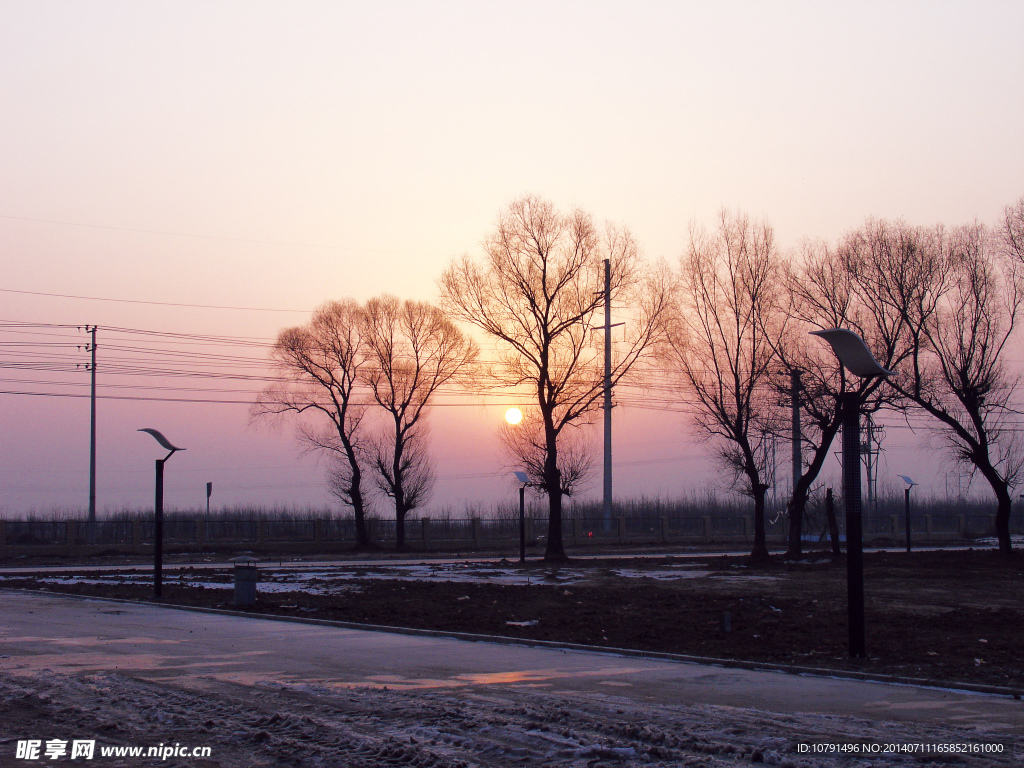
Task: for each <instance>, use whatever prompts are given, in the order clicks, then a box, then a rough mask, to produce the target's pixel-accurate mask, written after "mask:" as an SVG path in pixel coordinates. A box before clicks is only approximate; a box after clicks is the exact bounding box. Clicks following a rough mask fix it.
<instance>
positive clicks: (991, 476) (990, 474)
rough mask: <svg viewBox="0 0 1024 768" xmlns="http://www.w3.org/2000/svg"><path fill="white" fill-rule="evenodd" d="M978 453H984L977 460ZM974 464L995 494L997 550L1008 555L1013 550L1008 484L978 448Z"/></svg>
mask: <svg viewBox="0 0 1024 768" xmlns="http://www.w3.org/2000/svg"><path fill="white" fill-rule="evenodd" d="M979 455H984V460H983V461H979V460H978V456H979ZM974 466H976V467H977V468H978V469H979V470H980V471H981V474H982V476H983V477H984V478H985V479H986V480H988V484H989V485H990V486H991V487H992V492H993V493H994V494H995V495H996V539H997V540H998V541H999V551H1000V552H1002V553H1003V554H1004V555H1009V554H1011V553H1012V552H1013V540H1012V539H1011V538H1010V512H1011V510H1012V502H1013V500H1012V497H1011V496H1010V484H1009V483H1007V482H1006V480H1004V479H1003V477H1002V475H1000V474H999V471H998V470H997V469H996V468H995V467H993V466H992V463H991V461H988V455H987V454H982V451H980V450H978V451H976V452H975V458H974Z"/></svg>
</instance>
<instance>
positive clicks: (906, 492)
mask: <svg viewBox="0 0 1024 768" xmlns="http://www.w3.org/2000/svg"><path fill="white" fill-rule="evenodd" d="M900 479H901V480H903V482H904V483H906V484H907V487H906V488H904V489H903V525H904V527H905V528H906V529H907V552H910V489H911V488H913V487H914V486H915V485H917V483H915V482H914V481H913V480H911V479H910V478H909V477H907V476H906V475H900Z"/></svg>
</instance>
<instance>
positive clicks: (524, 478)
mask: <svg viewBox="0 0 1024 768" xmlns="http://www.w3.org/2000/svg"><path fill="white" fill-rule="evenodd" d="M514 474H515V476H516V480H518V481H519V483H520V485H519V562H520V563H525V562H526V488H527V486H529V485H530V484H531V483H530V478H529V476H528V475H527V474H526V473H525V472H518V471H517V472H515V473H514Z"/></svg>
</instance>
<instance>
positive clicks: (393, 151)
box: [0, 0, 1024, 516]
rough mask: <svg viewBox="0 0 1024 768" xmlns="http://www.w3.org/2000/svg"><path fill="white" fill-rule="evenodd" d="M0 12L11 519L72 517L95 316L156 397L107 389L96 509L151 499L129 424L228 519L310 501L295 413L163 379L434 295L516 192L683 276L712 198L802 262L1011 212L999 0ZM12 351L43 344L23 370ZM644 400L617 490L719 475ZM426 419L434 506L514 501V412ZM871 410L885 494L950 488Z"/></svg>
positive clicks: (1005, 6)
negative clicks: (289, 333) (914, 227)
mask: <svg viewBox="0 0 1024 768" xmlns="http://www.w3.org/2000/svg"><path fill="white" fill-rule="evenodd" d="M0 21H2V24H0V71H2V72H3V73H4V87H3V89H0V107H2V111H3V114H4V120H3V121H2V122H0V139H2V141H3V144H4V146H5V147H7V148H8V151H7V152H5V153H3V156H2V157H0V177H2V178H3V179H4V181H5V183H4V184H3V185H0V249H2V253H3V264H4V270H3V277H2V278H0V297H2V300H3V311H2V312H0V343H3V344H5V346H0V362H3V363H4V366H3V367H4V373H3V378H4V379H5V381H4V382H3V384H2V385H0V390H2V391H3V394H0V414H2V417H0V418H2V420H0V455H2V456H3V460H2V462H0V489H2V497H0V515H4V514H22V513H24V512H27V511H32V510H36V511H46V510H49V509H51V508H53V507H73V508H75V509H83V508H84V507H85V506H86V505H87V501H88V447H89V445H88V439H89V409H88V399H86V398H83V397H81V396H82V395H83V394H85V395H87V394H88V386H87V385H88V373H87V372H86V371H85V369H84V368H81V369H77V370H76V369H75V367H74V366H75V365H76V364H77V363H76V362H75V361H76V360H78V358H77V357H76V355H78V354H79V351H76V346H77V345H78V344H83V345H84V344H85V343H86V341H87V337H86V335H85V334H84V333H79V332H78V331H77V330H75V327H77V326H86V325H96V326H99V328H100V331H99V333H98V346H99V357H98V373H99V377H98V381H99V385H100V387H101V389H100V394H101V395H106V396H112V397H128V398H155V399H124V400H120V399H101V400H100V401H99V408H98V484H97V489H98V509H99V510H100V511H101V512H102V511H103V510H105V509H118V508H122V507H131V508H145V507H146V506H149V505H151V504H152V472H153V468H152V462H153V459H155V458H158V457H159V449H158V448H157V447H156V446H155V444H153V443H152V440H151V439H150V438H149V437H148V436H146V435H140V434H138V433H137V432H136V430H137V429H139V428H141V427H156V428H158V429H160V430H161V431H163V432H164V433H165V434H167V435H168V437H170V438H171V439H172V441H174V442H175V443H177V444H180V445H184V446H185V447H186V448H187V449H188V450H187V451H186V452H185V453H183V454H180V455H176V456H175V457H174V459H173V460H172V461H171V462H170V463H169V464H168V467H167V497H166V498H167V504H168V506H177V507H196V508H199V507H202V506H203V505H204V504H205V492H204V489H205V484H206V482H208V481H212V482H214V497H213V502H214V506H215V508H216V507H218V506H220V505H223V504H257V505H263V506H268V507H270V506H277V505H289V506H292V507H298V508H301V507H305V506H306V505H315V506H322V505H325V504H328V503H330V497H329V495H328V494H327V492H326V486H325V483H324V480H323V471H322V468H321V467H319V466H318V465H317V463H316V461H315V459H314V458H313V457H309V456H305V457H303V456H299V455H298V446H297V444H296V442H295V440H294V436H293V431H292V429H291V427H290V426H288V425H287V424H282V425H281V428H280V429H276V430H273V429H268V428H262V427H261V428H255V427H251V426H250V425H249V423H248V421H249V412H248V407H247V403H248V402H251V401H252V399H253V397H254V392H255V390H256V389H258V388H259V386H258V385H257V384H255V383H253V381H252V380H248V379H237V378H235V379H230V380H228V379H218V380H213V379H207V380H204V381H203V382H201V383H197V380H196V379H194V378H193V379H183V378H182V377H181V376H179V375H177V374H180V373H182V372H192V373H194V372H196V371H199V370H202V371H205V372H207V373H211V372H214V371H215V370H216V371H219V372H221V373H232V374H239V373H244V374H246V375H254V376H255V375H257V374H258V373H259V372H260V370H261V368H260V365H259V363H258V360H259V359H260V358H261V357H265V355H266V346H265V345H266V344H269V343H270V342H271V341H272V340H273V339H274V338H275V337H276V335H277V333H278V332H279V331H280V330H281V329H283V328H285V327H288V326H293V325H298V324H301V323H303V322H305V321H306V320H307V319H308V317H309V312H310V311H311V310H313V309H315V308H316V307H317V306H319V305H320V304H322V303H323V302H325V301H328V300H331V299H340V298H349V297H351V298H354V299H357V300H365V299H368V298H370V297H372V296H375V295H379V294H380V293H384V292H387V293H392V294H395V295H397V296H399V297H401V298H414V299H424V300H430V301H436V300H437V293H438V292H437V285H436V281H437V279H438V277H439V276H440V274H441V272H442V271H443V269H444V267H445V266H446V265H447V264H448V263H449V261H450V260H451V259H452V258H453V257H456V256H458V255H461V254H463V253H470V254H473V255H478V254H479V253H480V243H481V241H482V240H483V239H484V238H485V237H486V236H487V234H488V233H489V232H491V231H492V229H493V227H494V222H495V218H496V216H497V214H498V213H499V212H500V211H501V210H502V209H504V208H505V207H506V206H507V204H508V203H509V202H510V201H511V200H512V199H514V198H516V197H519V196H521V195H523V194H526V193H535V194H538V195H540V196H542V197H544V198H547V199H550V200H552V201H553V202H554V203H555V205H556V206H557V207H558V208H559V209H561V210H567V209H569V208H571V207H574V206H578V207H580V208H582V209H583V210H585V211H587V212H589V213H590V214H592V215H593V216H594V218H595V219H596V220H598V221H603V220H610V221H613V222H616V223H621V224H624V225H625V226H627V227H629V228H630V230H631V231H632V232H633V234H634V235H635V236H636V238H637V240H638V241H639V242H640V244H641V246H642V248H643V250H644V252H645V254H646V256H647V257H648V258H650V259H662V258H663V259H667V260H670V261H673V260H675V259H676V258H677V257H678V256H679V255H680V253H681V252H682V250H683V247H684V244H685V240H686V235H687V230H688V227H689V226H690V224H691V222H696V223H698V224H703V225H707V226H709V227H710V226H713V224H714V217H715V215H716V213H717V212H718V211H719V210H720V209H722V208H729V209H736V210H742V211H744V212H747V213H749V214H751V215H752V216H755V217H758V218H760V217H765V218H767V219H768V220H769V221H770V222H771V224H772V225H773V226H774V228H775V233H776V238H777V241H778V243H779V244H780V246H781V247H782V248H783V249H784V250H785V251H787V252H795V250H796V248H797V247H798V245H799V243H800V242H801V241H802V240H803V239H805V238H808V239H824V240H827V241H833V242H834V241H835V240H837V239H838V238H839V237H841V236H842V235H843V234H844V233H845V232H847V231H849V230H850V229H852V228H854V227H857V226H858V225H860V224H861V223H863V222H864V220H865V219H866V218H867V217H877V218H886V219H903V220H906V221H907V222H908V223H911V224H921V225H931V224H938V223H942V224H945V225H948V226H955V225H958V224H963V223H968V222H971V221H975V220H979V221H982V222H986V223H995V222H996V221H997V220H998V217H999V215H1000V213H1001V211H1002V209H1003V208H1004V207H1005V206H1007V205H1009V204H1011V203H1013V202H1014V201H1015V200H1017V199H1019V198H1020V197H1021V196H1022V195H1024V141H1022V140H1021V136H1024V101H1022V100H1021V99H1020V97H1019V95H1018V96H1014V94H1019V92H1020V86H1021V82H1022V75H1024V49H1022V48H1021V46H1020V44H1019V39H1018V38H1019V31H1020V30H1021V29H1024V5H1021V4H1019V3H1013V2H995V1H994V0H990V1H989V2H979V3H973V4H967V3H960V2H900V3H891V2H887V3H883V2H874V3H872V2H869V3H856V4H854V3H810V2H780V3H770V4H769V3H755V2H725V3H716V4H707V3H696V2H692V3H687V2H683V3H678V4H667V3H659V2H647V3H644V2H641V3H625V2H596V3H583V2H554V3H551V2H545V3H539V2H536V3H532V2H520V3H507V2H500V3H488V4H479V3H471V2H431V3H414V2H406V3H403V2H390V3H387V2H386V3H379V4H357V3H348V2H343V3H331V2H301V3H284V2H262V3H249V2H212V3H208V2H174V3H169V2H163V3H159V2H158V3H146V4H139V3H132V2H107V1H105V0H96V1H94V2H90V3H88V4H84V3H83V4H72V3H59V2H47V1H46V0H43V1H42V2H33V3H17V2H4V3H0ZM12 323H13V324H22V326H21V327H20V328H12V327H11V325H10V324H12ZM23 324H29V325H35V326H42V325H67V326H71V327H70V328H62V329H57V330H54V329H49V328H45V327H34V328H29V327H25V325H23ZM118 329H120V330H118ZM26 331H31V333H30V334H29V333H26ZM139 331H145V332H146V333H145V334H141V333H139ZM153 332H155V333H159V334H184V335H186V336H187V338H180V337H168V336H154V335H153ZM40 333H43V334H49V333H57V334H58V335H56V336H52V337H51V336H45V335H38V334H40ZM198 336H202V337H218V338H219V337H232V338H234V339H244V340H246V343H245V344H242V343H235V344H224V343H222V341H218V340H217V339H206V342H203V341H202V340H200V339H197V338H196V337H198ZM76 339H77V340H78V341H76ZM16 342H17V343H31V344H32V345H35V346H31V347H26V348H24V349H22V350H21V352H19V349H20V348H16V347H13V346H10V345H11V344H12V343H16ZM47 342H52V343H60V344H62V345H65V346H63V347H60V348H59V349H57V350H54V349H48V348H44V347H41V346H39V345H40V344H43V343H47ZM207 342H209V343H207ZM212 342H216V343H212ZM156 350H162V352H160V354H155V351H156ZM22 352H24V354H32V355H43V354H44V352H45V353H46V354H50V353H51V352H52V353H53V354H55V355H59V356H60V357H59V359H58V358H56V357H52V358H46V359H45V360H44V358H43V357H37V358H33V359H36V360H37V361H43V362H39V364H38V365H36V366H35V368H34V369H29V370H25V369H20V370H19V369H16V368H12V367H11V364H12V363H16V362H19V361H22V362H24V361H25V360H27V359H28V358H26V357H24V356H22V357H17V355H18V354H22ZM181 352H185V353H186V356H184V357H182V356H180V355H179V354H178V353H181ZM207 352H208V353H209V354H211V355H212V356H213V357H211V358H200V357H197V356H196V355H198V354H200V353H207ZM172 353H174V354H175V355H178V358H177V359H178V360H179V363H178V365H177V368H176V370H177V373H172V372H169V371H171V369H172V368H175V366H172V365H171V363H170V362H169V361H171V360H173V359H175V358H173V357H172V356H171V355H172ZM147 355H148V357H147ZM225 356H236V357H237V358H238V359H236V360H234V361H233V362H232V360H230V359H227V358H226V357H225ZM1013 357H1014V360H1015V362H1017V363H1019V364H1020V365H1021V367H1022V369H1024V354H1020V353H1019V352H1018V353H1016V354H1015V355H1014V356H1013ZM80 362H81V363H82V364H84V363H87V362H88V356H87V353H85V352H81V360H80ZM116 366H122V368H123V370H122V371H121V373H120V374H117V373H115V371H114V368H116ZM47 367H49V368H53V367H59V368H61V370H48V369H47ZM40 368H42V370H40ZM129 369H132V370H129ZM143 369H145V370H143ZM158 370H159V371H163V373H162V374H160V375H156V374H155V371H158ZM211 382H213V383H211ZM118 385H126V386H125V388H123V389H122V388H118ZM214 385H216V387H217V388H219V389H221V390H222V393H221V394H214V395H211V394H210V393H209V392H207V391H206V390H207V389H208V388H213V387H214ZM146 386H153V387H182V388H184V389H177V390H176V389H159V390H154V389H145V388H144V387H146ZM224 390H232V391H231V392H230V394H229V393H227V392H225V391H224ZM15 392H33V393H36V394H35V395H28V394H13V393H15ZM642 394H643V393H642V392H640V391H639V390H637V389H635V388H634V389H632V390H631V389H624V390H623V391H622V392H620V393H619V395H618V397H619V402H620V406H621V407H619V408H617V409H616V412H615V419H616V421H615V451H616V453H615V456H616V473H615V485H616V495H617V496H618V497H630V496H633V497H636V496H640V495H641V494H647V495H660V496H664V497H676V496H681V495H684V494H688V493H697V492H702V490H703V489H704V488H706V487H709V484H710V486H711V487H715V488H718V487H719V486H718V485H717V483H718V482H719V478H720V476H721V472H720V470H718V469H717V468H716V466H715V464H714V461H713V459H712V458H711V455H710V452H709V450H708V448H707V447H706V446H704V445H701V444H699V443H698V442H697V441H696V440H695V439H694V437H693V435H692V430H691V429H690V428H689V426H688V423H687V421H686V418H685V414H683V413H678V412H676V411H678V410H679V409H676V408H673V409H671V410H650V409H645V408H641V407H640V406H641V405H644V404H645V403H642V402H641V395H642ZM68 395H76V396H75V397H70V396H68ZM167 398H180V399H185V400H187V399H192V400H209V399H215V398H217V399H220V400H222V401H223V400H235V401H237V403H231V404H225V403H223V402H220V403H218V402H212V403H211V402H166V401H165V399H167ZM439 403H440V404H441V407H438V408H436V409H435V411H434V413H433V414H432V416H431V425H432V434H433V454H434V456H435V459H436V461H437V466H438V485H437V491H436V492H435V496H434V499H433V500H432V501H431V502H430V503H429V504H428V505H427V508H426V509H425V510H424V514H428V513H429V510H431V509H434V510H439V509H442V508H444V507H452V508H454V509H455V510H456V511H461V510H462V508H463V507H464V506H465V505H467V504H477V503H482V504H489V503H491V502H493V501H498V500H501V501H512V500H514V493H515V485H514V481H513V480H512V479H511V478H510V476H509V471H508V468H507V467H506V466H505V465H506V461H505V460H504V459H503V458H502V457H501V454H500V451H499V450H498V448H497V446H496V444H495V442H494V436H495V433H496V431H497V429H498V426H499V424H500V418H501V413H502V411H503V410H504V406H505V405H506V403H505V402H504V401H495V402H489V401H488V403H485V402H484V401H482V400H481V399H480V398H475V397H470V396H468V395H460V394H457V393H456V394H449V395H446V397H444V398H442V399H441V400H440V401H439ZM646 405H648V406H650V405H654V406H656V407H661V406H662V405H664V406H665V407H666V408H668V407H669V406H668V405H667V404H665V403H662V402H654V403H651V402H648V403H646ZM890 423H891V427H892V428H891V430H890V432H889V434H888V436H887V438H886V442H885V443H884V444H883V449H884V450H885V452H886V456H885V462H886V464H885V466H884V468H883V472H884V473H885V477H884V480H885V481H886V482H888V483H889V487H891V488H893V489H896V488H902V484H901V483H900V482H899V481H898V480H897V479H896V477H895V476H896V474H897V473H903V474H910V475H911V476H913V477H914V479H915V480H919V482H921V483H922V486H923V487H922V489H921V492H923V493H925V494H936V495H942V494H944V493H945V492H946V490H947V488H948V485H947V483H949V482H951V481H950V480H948V478H949V477H953V476H954V475H956V473H955V472H954V471H953V470H952V465H951V463H950V462H949V461H948V460H946V459H944V458H943V457H942V454H941V453H940V452H939V451H938V450H937V449H936V448H935V447H934V446H933V447H927V442H928V441H927V439H926V438H924V437H923V436H922V433H913V432H911V431H909V430H908V429H906V428H905V427H902V428H901V427H900V426H899V424H898V420H890ZM837 449H838V446H837ZM787 450H788V445H780V453H781V454H782V456H783V458H782V460H781V462H780V463H781V465H782V467H783V469H782V474H783V475H784V474H785V470H784V467H785V466H786V461H785V458H784V457H785V455H786V451H787ZM835 468H836V469H837V468H838V463H836V467H835ZM598 474H599V471H598ZM958 482H959V481H958ZM599 493H600V478H599V476H598V477H597V478H596V482H595V483H594V484H593V486H592V491H591V492H590V493H589V494H588V497H590V498H593V497H595V495H599ZM981 493H982V497H983V498H984V497H985V496H984V493H985V489H984V488H982V489H981ZM381 512H382V513H383V514H384V515H385V516H386V514H387V510H386V507H385V506H384V505H382V507H381Z"/></svg>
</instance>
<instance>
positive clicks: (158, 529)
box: [138, 427, 185, 598]
mask: <svg viewBox="0 0 1024 768" xmlns="http://www.w3.org/2000/svg"><path fill="white" fill-rule="evenodd" d="M138 431H139V432H148V433H149V434H151V435H152V436H153V439H155V440H156V441H157V442H158V443H160V445H161V447H163V448H165V449H167V450H168V451H170V453H168V454H167V455H166V456H164V457H163V458H162V459H157V460H156V500H155V503H154V505H153V513H154V526H153V528H154V530H153V597H157V598H159V597H160V595H161V592H162V586H163V584H162V582H163V559H164V462H165V461H167V460H168V459H169V458H171V456H173V455H174V454H175V453H177V452H178V451H184V450H185V449H184V448H178V447H176V446H174V445H172V444H171V441H170V440H168V439H167V438H166V437H164V436H163V435H162V434H161V433H160V432H158V431H157V430H155V429H151V428H150V427H145V428H143V429H140V430H138Z"/></svg>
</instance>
